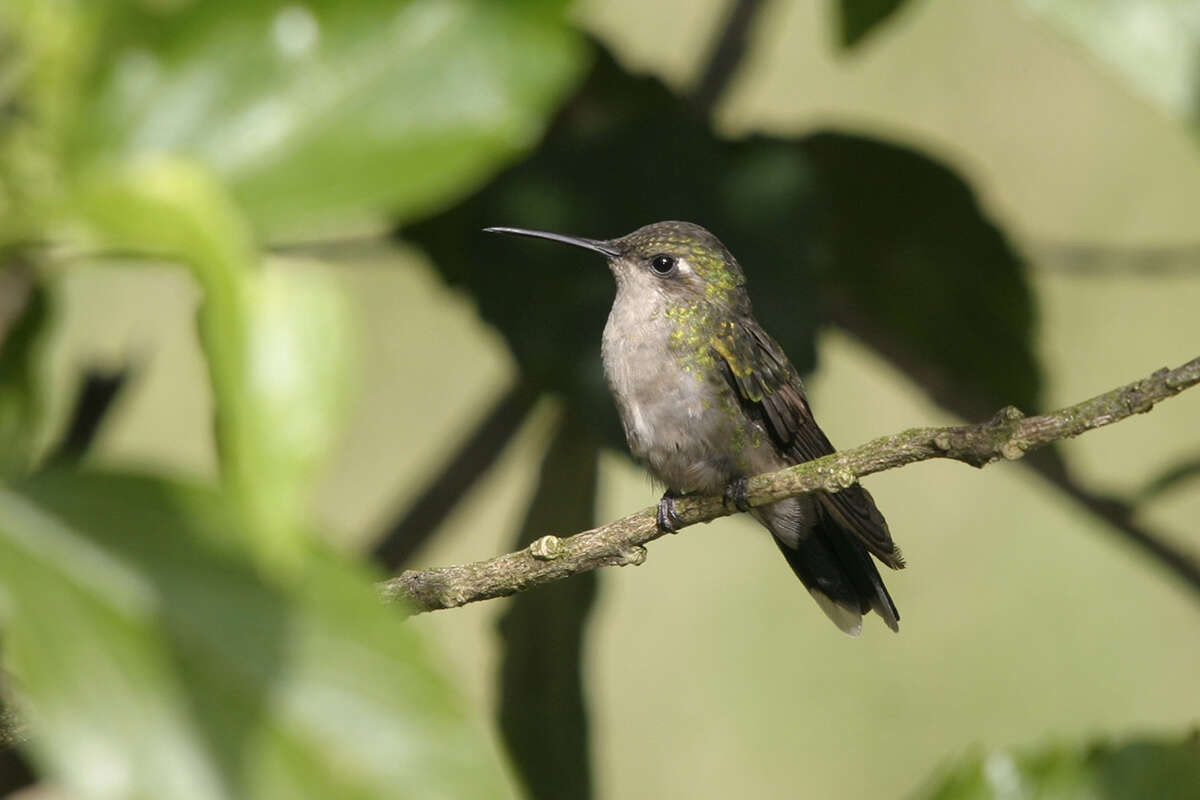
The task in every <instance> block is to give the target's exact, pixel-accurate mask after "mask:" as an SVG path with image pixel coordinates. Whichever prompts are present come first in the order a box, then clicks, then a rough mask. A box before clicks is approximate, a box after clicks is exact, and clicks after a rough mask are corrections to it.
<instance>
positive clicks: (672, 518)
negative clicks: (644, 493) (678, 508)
mask: <svg viewBox="0 0 1200 800" xmlns="http://www.w3.org/2000/svg"><path fill="white" fill-rule="evenodd" d="M678 496H679V495H677V494H675V493H674V492H672V491H671V490H670V489H668V490H667V491H665V492H663V496H662V499H660V500H659V501H658V513H657V514H656V515H655V521H656V522H657V523H658V529H659V530H660V531H662V532H663V533H675V532H676V531H677V530H679V528H680V526H682V525H683V520H682V519H680V518H679V515H678V514H676V513H675V498H676V497H678Z"/></svg>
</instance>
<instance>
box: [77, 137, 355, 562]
mask: <svg viewBox="0 0 1200 800" xmlns="http://www.w3.org/2000/svg"><path fill="white" fill-rule="evenodd" d="M80 197H81V204H82V207H83V209H84V213H85V216H87V217H88V218H90V219H91V220H92V221H93V222H94V223H95V224H96V225H97V227H98V228H99V230H100V231H101V232H102V233H103V234H105V235H107V237H108V239H109V240H110V241H111V242H112V243H113V244H115V245H116V246H119V247H126V248H130V249H133V250H135V251H138V252H141V253H150V254H159V255H162V256H166V257H170V258H174V259H178V260H180V261H183V262H184V263H186V264H188V265H189V266H190V267H191V268H192V271H193V272H194V274H195V276H196V279H197V281H198V282H199V284H200V286H201V288H202V289H203V291H204V300H203V303H202V304H201V307H200V312H199V324H200V340H201V343H202V345H203V346H204V352H205V356H206V358H207V361H208V369H209V375H210V378H211V380H212V386H213V393H214V395H215V397H216V401H217V402H216V415H217V419H216V425H217V434H218V445H219V450H220V455H221V466H222V472H223V476H224V478H225V480H226V481H227V482H228V483H229V485H230V486H231V487H232V488H233V489H234V490H235V491H236V492H237V495H238V496H239V497H240V499H241V500H242V503H243V507H244V510H245V512H246V513H247V514H248V519H249V521H250V523H251V529H252V530H253V531H255V532H256V533H257V534H258V536H257V537H256V541H257V542H258V543H259V545H260V547H261V554H262V555H263V556H264V557H265V558H267V560H268V561H271V562H286V561H289V560H290V559H291V558H292V556H293V555H294V554H295V552H296V550H297V548H298V546H299V543H300V541H301V535H300V531H301V525H300V523H301V521H302V520H303V518H304V516H305V512H306V506H305V503H306V497H307V489H308V488H309V484H310V481H311V478H312V476H313V473H314V471H315V470H316V468H317V467H318V466H319V465H320V462H321V458H322V456H323V455H324V454H325V453H326V451H327V450H328V448H329V447H330V446H331V445H332V442H333V440H334V438H335V436H336V434H337V431H338V422H339V421H340V415H339V413H338V412H339V411H340V408H341V404H342V403H341V401H342V399H343V394H344V392H345V389H346V386H347V383H348V369H347V364H346V361H347V354H348V350H349V345H348V342H347V327H348V326H347V322H348V320H347V316H348V315H347V313H346V310H345V308H344V306H343V304H342V302H341V297H340V295H339V294H338V292H337V289H336V287H335V286H334V285H333V284H332V282H331V281H329V280H325V279H322V278H321V276H320V275H319V274H317V273H315V272H307V271H304V270H300V269H297V268H295V267H291V268H287V269H285V268H282V267H280V266H269V267H266V268H261V267H260V265H259V264H258V255H257V252H256V250H255V247H254V244H253V242H252V240H251V236H250V233H249V231H248V229H247V226H246V224H245V221H244V220H243V219H242V218H241V217H240V216H239V213H238V209H237V208H236V206H235V205H234V204H233V202H232V200H231V199H230V198H229V197H227V196H226V195H225V193H224V192H223V190H222V188H221V186H220V185H219V184H218V183H217V182H216V180H215V179H214V178H213V177H212V176H211V175H209V174H208V173H207V172H205V171H204V170H203V169H201V168H198V167H196V166H195V165H192V164H189V163H187V162H182V161H176V160H166V159H163V160H155V161H149V162H145V163H142V164H139V165H138V166H136V167H134V168H132V169H129V170H126V171H123V172H111V173H109V172H102V173H98V174H97V175H96V176H93V177H92V178H91V179H90V180H88V181H86V182H85V183H84V184H83V186H82V188H81V190H80Z"/></svg>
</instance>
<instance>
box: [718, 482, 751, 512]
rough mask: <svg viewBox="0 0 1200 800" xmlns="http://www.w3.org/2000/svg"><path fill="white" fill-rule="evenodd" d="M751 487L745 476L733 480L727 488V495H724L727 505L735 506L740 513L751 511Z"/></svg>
mask: <svg viewBox="0 0 1200 800" xmlns="http://www.w3.org/2000/svg"><path fill="white" fill-rule="evenodd" d="M749 485H750V482H749V480H747V479H746V477H745V476H744V475H743V476H742V477H740V478H734V479H733V480H731V481H730V482H729V485H728V486H726V487H725V494H724V495H723V499H724V501H725V505H727V506H733V507H734V508H736V509H737V510H738V511H749V510H750V490H749Z"/></svg>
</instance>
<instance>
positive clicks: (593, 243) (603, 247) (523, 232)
mask: <svg viewBox="0 0 1200 800" xmlns="http://www.w3.org/2000/svg"><path fill="white" fill-rule="evenodd" d="M483 230H484V232H486V233H509V234H512V235H513V236H528V237H530V238H533V239H549V240H550V241H552V242H562V243H563V244H570V245H574V246H575V247H582V248H583V249H584V250H592V251H594V252H597V253H601V254H603V255H606V256H619V255H620V252H619V251H618V250H617V249H616V248H615V247H613V246H612V245H611V244H609V243H608V242H605V241H601V240H599V239H585V238H583V237H582V236H564V235H563V234H561V233H550V232H549V231H531V230H529V229H528V228H484V229H483Z"/></svg>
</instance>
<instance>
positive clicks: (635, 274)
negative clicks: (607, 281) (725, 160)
mask: <svg viewBox="0 0 1200 800" xmlns="http://www.w3.org/2000/svg"><path fill="white" fill-rule="evenodd" d="M485 230H487V231H489V232H491V233H510V234H516V235H518V236H532V237H535V238H538V239H549V240H551V241H555V242H562V243H563V244H569V245H574V246H575V247H582V248H584V249H587V250H592V251H594V252H597V253H600V254H602V255H604V256H605V257H606V258H607V259H608V266H609V269H611V270H612V273H613V276H614V277H615V278H616V280H617V287H618V289H619V290H620V291H622V292H626V291H632V292H633V293H635V294H637V295H640V296H658V297H661V298H662V299H664V300H666V301H681V300H691V301H695V300H701V299H703V300H705V301H707V302H710V303H717V304H729V305H733V304H740V303H741V302H742V301H743V300H744V298H745V289H744V287H745V283H746V279H745V277H744V276H743V275H742V268H741V267H740V266H738V263H737V260H736V259H734V257H733V255H732V254H731V253H730V252H729V250H727V249H726V248H725V245H723V244H721V241H720V240H719V239H718V238H717V237H716V236H714V235H713V234H711V233H709V232H708V231H707V230H705V229H704V228H702V227H700V226H699V225H696V224H694V223H691V222H674V221H672V222H655V223H653V224H650V225H646V226H644V227H641V228H638V229H637V230H636V231H634V232H633V233H630V234H626V235H625V236H622V237H620V238H619V239H585V238H582V237H579V236H564V235H562V234H558V233H548V232H546V231H533V230H527V229H524V228H486V229H485Z"/></svg>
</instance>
